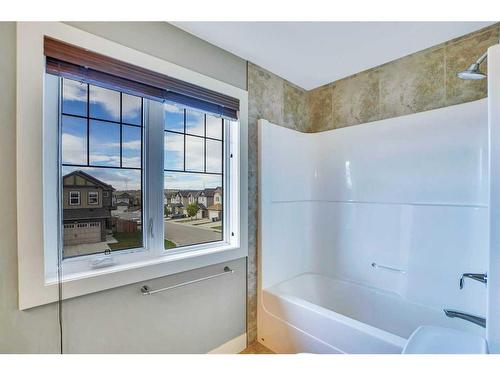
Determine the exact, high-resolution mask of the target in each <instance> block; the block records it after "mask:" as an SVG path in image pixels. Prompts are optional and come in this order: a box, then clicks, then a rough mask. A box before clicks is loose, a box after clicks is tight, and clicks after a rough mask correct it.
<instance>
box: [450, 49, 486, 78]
mask: <svg viewBox="0 0 500 375" xmlns="http://www.w3.org/2000/svg"><path fill="white" fill-rule="evenodd" d="M487 55H488V52H485V53H484V54H483V55H482V56H481V57H480V58H479V59H477V61H476V62H475V63H474V64H471V65H470V66H469V67H468V68H467V69H466V70H464V71H462V72H460V73H458V74H457V76H458V78H461V79H467V80H470V79H473V80H477V79H484V78H486V74H484V73H482V72H481V71H480V70H479V65H481V63H482V62H483V61H484V59H486V56H487Z"/></svg>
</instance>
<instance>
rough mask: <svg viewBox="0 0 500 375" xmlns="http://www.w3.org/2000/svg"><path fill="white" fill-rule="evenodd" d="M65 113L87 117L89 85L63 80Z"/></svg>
mask: <svg viewBox="0 0 500 375" xmlns="http://www.w3.org/2000/svg"><path fill="white" fill-rule="evenodd" d="M62 110H63V113H66V114H71V115H77V116H87V84H86V83H81V82H77V81H73V80H71V79H66V78H64V79H63V99H62Z"/></svg>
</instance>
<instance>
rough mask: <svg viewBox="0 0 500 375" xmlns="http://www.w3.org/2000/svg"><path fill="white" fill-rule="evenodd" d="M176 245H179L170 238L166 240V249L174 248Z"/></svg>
mask: <svg viewBox="0 0 500 375" xmlns="http://www.w3.org/2000/svg"><path fill="white" fill-rule="evenodd" d="M174 247H177V245H176V244H175V243H173V242H172V241H170V240H165V249H173V248H174Z"/></svg>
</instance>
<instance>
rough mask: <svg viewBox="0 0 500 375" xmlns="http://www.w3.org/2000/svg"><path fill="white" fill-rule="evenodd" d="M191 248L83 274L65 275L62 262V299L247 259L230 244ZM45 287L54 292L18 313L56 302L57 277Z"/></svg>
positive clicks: (244, 250) (32, 300)
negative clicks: (197, 248)
mask: <svg viewBox="0 0 500 375" xmlns="http://www.w3.org/2000/svg"><path fill="white" fill-rule="evenodd" d="M192 248H193V247H190V249H189V251H188V250H186V251H177V252H175V253H169V254H165V255H162V256H158V257H155V258H152V257H149V258H146V257H144V255H145V254H146V253H147V251H143V252H140V253H135V254H141V253H142V255H143V259H142V260H139V261H136V262H132V263H130V262H128V263H122V264H116V265H113V266H109V267H106V268H101V269H90V268H89V269H87V270H86V271H85V270H82V271H79V272H73V273H66V275H64V273H65V272H64V269H66V268H68V267H67V265H64V263H63V275H62V291H63V295H62V299H63V300H64V299H69V298H74V297H78V296H82V295H86V294H90V293H95V292H99V291H103V290H107V289H112V288H117V287H120V286H125V285H129V284H134V283H138V282H143V281H146V280H151V279H155V278H158V277H164V276H168V275H173V274H177V273H180V272H186V271H190V270H194V269H198V268H202V267H206V266H210V265H214V264H219V263H224V262H228V261H231V260H235V259H239V258H243V257H245V256H247V249H246V248H242V247H238V246H234V245H229V244H223V245H219V246H211V247H208V248H207V247H206V246H205V247H204V248H202V249H199V250H193V249H192ZM118 257H119V255H118ZM91 258H92V257H89V260H88V261H90V259H91ZM69 263H71V260H69ZM74 263H78V262H74ZM87 264H89V263H87ZM45 288H46V289H48V290H52V291H53V292H51V293H46V294H44V295H40V296H39V297H38V298H35V297H34V296H32V299H31V300H30V304H29V305H24V306H21V310H24V309H27V308H32V307H35V306H40V305H44V304H47V303H51V302H56V301H57V300H58V294H57V293H56V292H57V289H58V280H57V278H51V279H49V280H47V282H46V284H45ZM137 293H140V285H139V286H137Z"/></svg>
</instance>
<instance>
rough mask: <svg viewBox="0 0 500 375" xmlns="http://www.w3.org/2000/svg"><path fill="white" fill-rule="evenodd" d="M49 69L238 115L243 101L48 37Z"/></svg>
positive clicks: (224, 113)
mask: <svg viewBox="0 0 500 375" xmlns="http://www.w3.org/2000/svg"><path fill="white" fill-rule="evenodd" d="M44 54H45V56H46V71H47V73H51V74H55V75H59V76H63V77H67V78H71V79H76V80H82V81H85V82H88V83H91V84H98V85H100V86H105V87H107V88H111V89H118V90H121V91H124V92H128V93H130V94H133V95H140V96H144V97H147V98H150V99H153V100H171V101H174V102H177V103H179V104H183V105H186V106H189V107H194V108H198V109H200V110H203V111H208V112H212V113H216V114H220V115H221V116H224V117H229V118H233V119H236V118H238V111H239V107H240V102H239V100H238V99H236V98H233V97H231V96H228V95H225V94H221V93H218V92H216V91H212V90H208V89H206V88H203V87H200V86H197V85H193V84H192V83H189V82H185V81H181V80H179V79H176V78H172V77H169V76H166V75H164V74H161V73H157V72H154V71H151V70H148V69H144V68H141V67H138V66H136V65H133V64H129V63H126V62H123V61H120V60H117V59H114V58H111V57H108V56H104V55H101V54H99V53H96V52H92V51H89V50H86V49H84V48H80V47H77V46H74V45H72V44H68V43H65V42H62V41H60V40H56V39H53V38H50V37H47V36H46V37H44Z"/></svg>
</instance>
